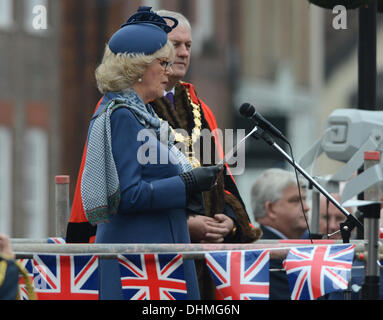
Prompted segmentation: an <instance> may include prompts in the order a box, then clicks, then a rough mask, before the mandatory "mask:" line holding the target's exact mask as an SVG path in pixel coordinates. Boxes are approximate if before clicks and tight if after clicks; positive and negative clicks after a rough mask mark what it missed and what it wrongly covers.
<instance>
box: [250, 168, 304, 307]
mask: <svg viewBox="0 0 383 320" xmlns="http://www.w3.org/2000/svg"><path fill="white" fill-rule="evenodd" d="M300 186H301V196H302V204H303V211H304V215H306V214H307V212H308V211H309V207H308V205H307V203H306V194H305V190H304V189H305V182H304V181H303V180H300ZM300 201H301V199H300V196H299V191H298V187H297V181H296V177H295V174H294V173H292V172H289V171H286V170H282V169H268V170H265V171H264V172H263V173H262V174H261V175H260V176H259V178H258V179H257V180H256V182H255V183H254V185H253V187H252V189H251V205H252V210H253V216H254V219H255V221H256V222H257V223H258V224H259V226H260V228H261V230H262V232H263V235H262V238H261V239H301V238H302V236H303V235H304V233H305V231H306V229H307V223H306V218H305V216H304V215H303V213H302V205H301V202H300ZM282 263H283V260H282V259H271V260H270V269H271V270H272V269H280V270H281V269H283V266H282ZM289 299H290V289H289V283H288V280H287V275H286V272H285V271H282V270H281V271H271V272H270V300H289Z"/></svg>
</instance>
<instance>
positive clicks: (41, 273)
mask: <svg viewBox="0 0 383 320" xmlns="http://www.w3.org/2000/svg"><path fill="white" fill-rule="evenodd" d="M33 278H34V279H33V283H34V288H35V292H36V293H37V298H38V299H39V300H98V257H97V256H94V255H86V256H76V255H72V256H58V255H35V256H34V258H33Z"/></svg>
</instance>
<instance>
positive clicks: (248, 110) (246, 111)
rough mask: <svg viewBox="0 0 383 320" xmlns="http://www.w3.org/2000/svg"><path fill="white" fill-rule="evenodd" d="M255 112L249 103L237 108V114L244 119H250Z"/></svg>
mask: <svg viewBox="0 0 383 320" xmlns="http://www.w3.org/2000/svg"><path fill="white" fill-rule="evenodd" d="M254 112H255V108H254V107H253V106H252V105H251V104H250V103H247V102H246V103H244V104H242V105H241V107H240V108H239V113H240V114H241V115H242V116H244V117H245V118H251V117H252V115H253V114H254Z"/></svg>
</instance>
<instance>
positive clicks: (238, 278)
mask: <svg viewBox="0 0 383 320" xmlns="http://www.w3.org/2000/svg"><path fill="white" fill-rule="evenodd" d="M205 258H206V263H207V266H208V268H209V270H210V273H211V275H212V278H213V280H214V283H215V285H216V288H217V290H216V291H217V299H218V300H221V299H228V300H229V299H231V300H267V299H269V260H270V254H269V251H268V250H256V251H225V252H210V253H207V254H206V255H205Z"/></svg>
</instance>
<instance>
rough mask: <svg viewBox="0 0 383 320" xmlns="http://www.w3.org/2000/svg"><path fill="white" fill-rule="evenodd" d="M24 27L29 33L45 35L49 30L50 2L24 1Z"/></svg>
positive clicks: (41, 0)
mask: <svg viewBox="0 0 383 320" xmlns="http://www.w3.org/2000/svg"><path fill="white" fill-rule="evenodd" d="M24 27H25V30H26V31H27V32H29V33H32V34H35V35H44V34H45V33H46V31H47V29H48V0H24Z"/></svg>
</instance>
